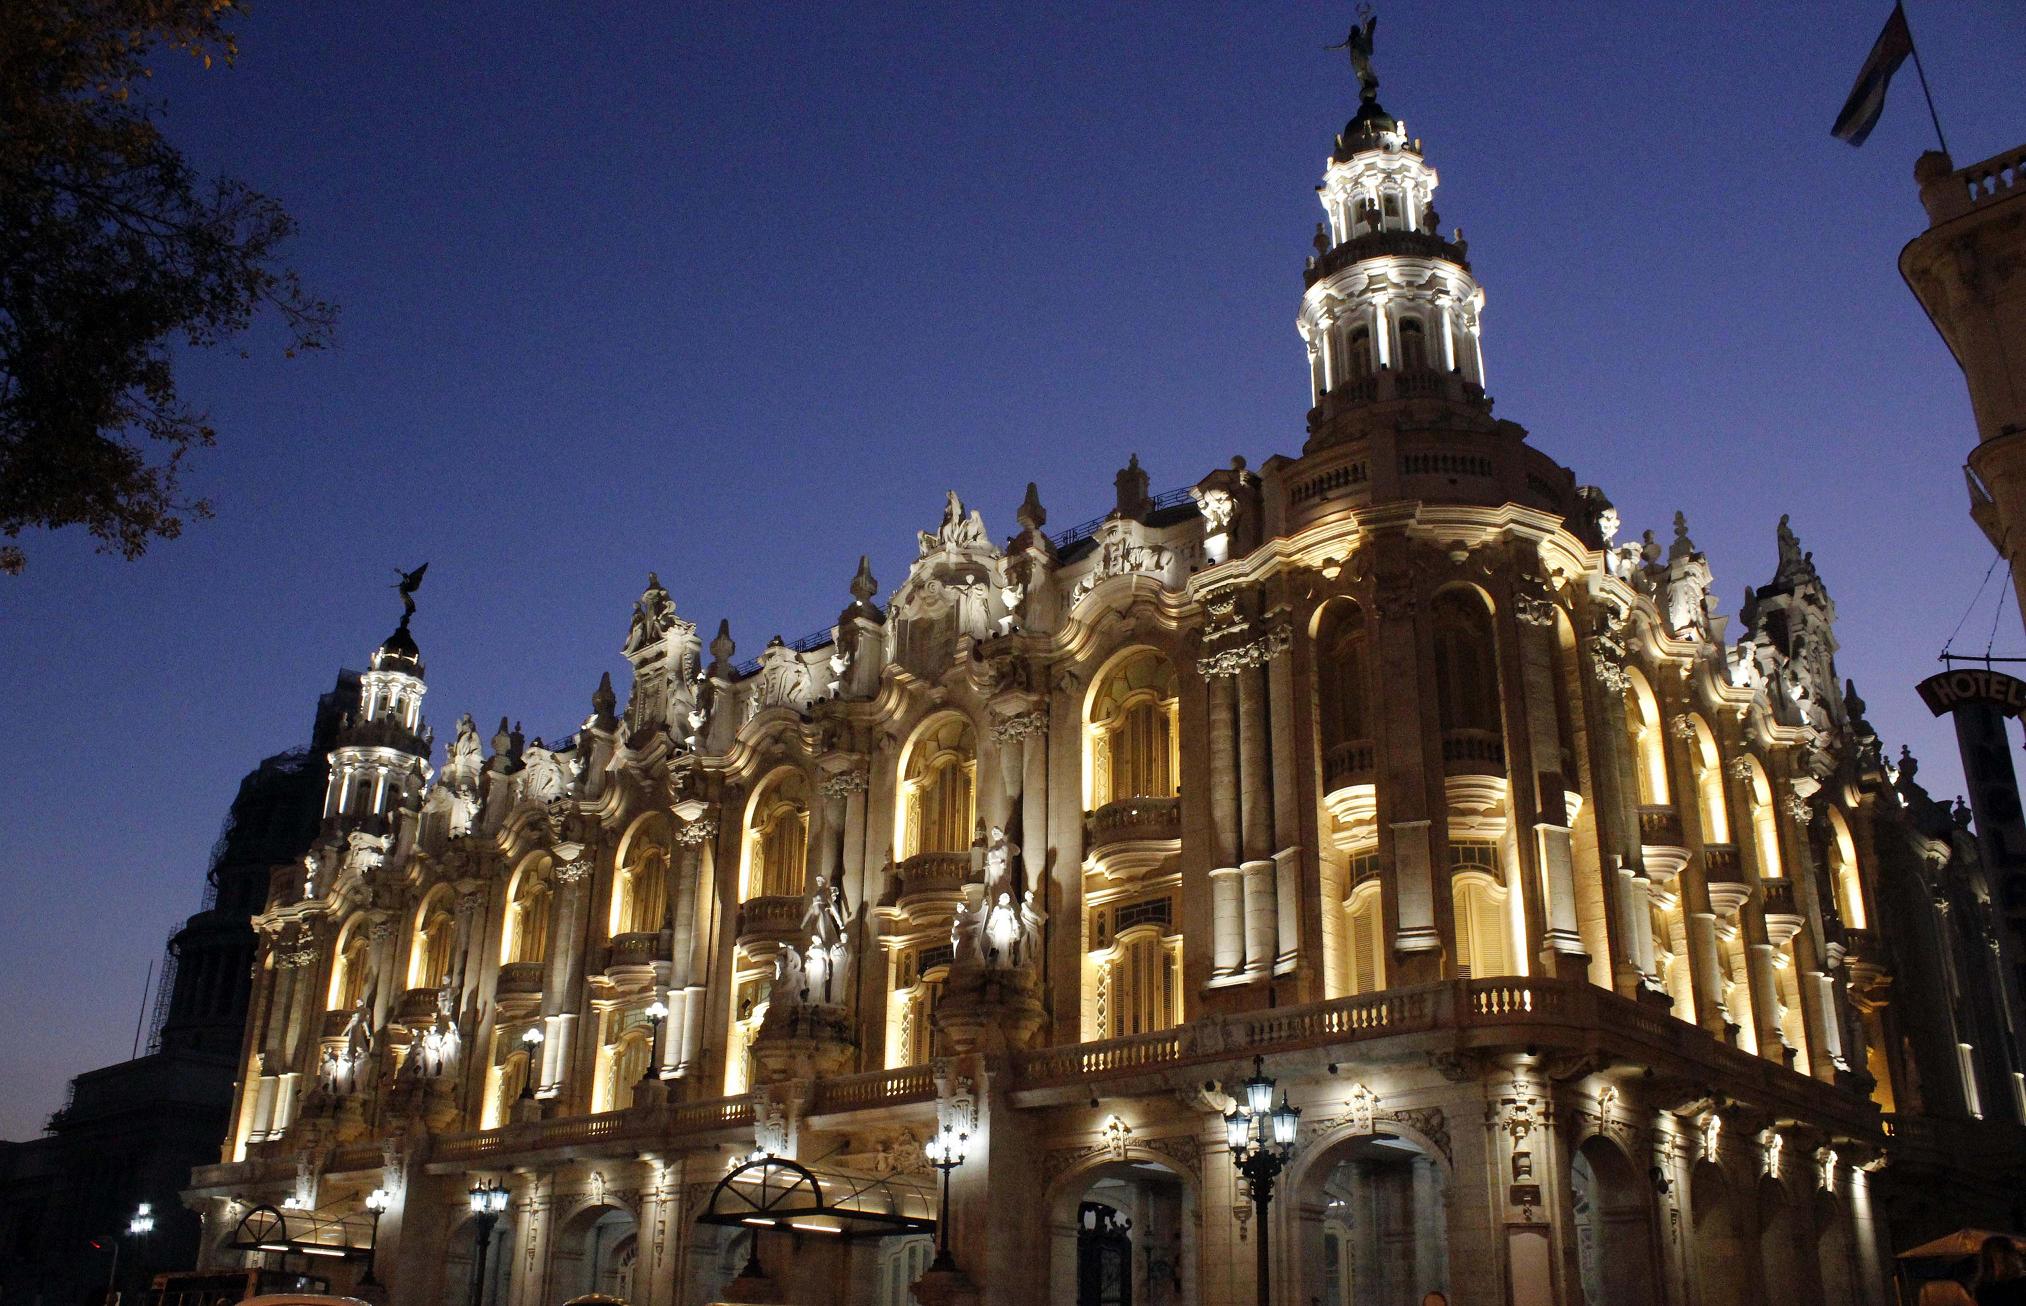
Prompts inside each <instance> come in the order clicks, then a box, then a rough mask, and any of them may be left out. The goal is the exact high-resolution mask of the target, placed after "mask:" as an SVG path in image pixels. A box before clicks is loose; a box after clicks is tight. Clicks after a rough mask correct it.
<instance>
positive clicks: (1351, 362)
mask: <svg viewBox="0 0 2026 1306" xmlns="http://www.w3.org/2000/svg"><path fill="white" fill-rule="evenodd" d="M1342 353H1343V357H1342V360H1341V361H1340V362H1339V363H1338V372H1337V384H1338V385H1342V384H1343V383H1344V382H1346V381H1362V380H1364V379H1365V378H1366V377H1368V376H1370V375H1371V374H1372V328H1370V327H1368V326H1363V325H1359V326H1354V327H1352V328H1351V330H1350V334H1349V335H1348V336H1346V337H1345V340H1344V347H1343V351H1342Z"/></svg>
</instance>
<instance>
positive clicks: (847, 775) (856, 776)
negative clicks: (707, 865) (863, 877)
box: [684, 767, 871, 829]
mask: <svg viewBox="0 0 2026 1306" xmlns="http://www.w3.org/2000/svg"><path fill="white" fill-rule="evenodd" d="M870 783H871V780H870V778H869V777H868V776H867V775H866V772H865V769H864V768H863V767H858V768H855V769H853V770H850V771H833V772H831V773H830V774H829V775H827V776H825V777H823V780H822V782H821V783H819V784H818V785H817V786H816V792H817V794H818V795H819V796H821V797H823V798H829V799H840V798H849V797H851V795H853V794H862V793H864V792H865V790H866V788H867V786H868V785H869V784H870ZM712 825H713V826H715V825H716V822H712ZM684 828H685V829H687V828H688V827H684Z"/></svg>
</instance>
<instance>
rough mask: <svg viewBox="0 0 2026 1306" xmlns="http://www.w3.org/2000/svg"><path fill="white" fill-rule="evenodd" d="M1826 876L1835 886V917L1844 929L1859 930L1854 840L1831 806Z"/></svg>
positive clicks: (1860, 894)
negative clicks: (1827, 871)
mask: <svg viewBox="0 0 2026 1306" xmlns="http://www.w3.org/2000/svg"><path fill="white" fill-rule="evenodd" d="M1829 874H1830V876H1831V877H1832V879H1833V880H1834V882H1835V885H1836V914H1837V915H1838V916H1841V917H1842V918H1843V928H1844V929H1846V930H1862V929H1869V928H1870V927H1869V926H1868V925H1867V924H1866V923H1865V914H1864V881H1863V880H1862V879H1861V878H1860V877H1859V875H1858V871H1857V841H1856V840H1854V839H1852V838H1851V837H1850V823H1849V822H1848V821H1846V820H1844V819H1843V813H1842V812H1841V811H1839V810H1837V809H1836V808H1834V807H1831V808H1830V809H1829Z"/></svg>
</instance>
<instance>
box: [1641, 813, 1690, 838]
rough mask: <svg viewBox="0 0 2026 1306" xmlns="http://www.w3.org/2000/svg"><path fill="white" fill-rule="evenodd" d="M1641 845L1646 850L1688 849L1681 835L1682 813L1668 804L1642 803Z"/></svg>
mask: <svg viewBox="0 0 2026 1306" xmlns="http://www.w3.org/2000/svg"><path fill="white" fill-rule="evenodd" d="M1639 843H1640V846H1641V847H1644V848H1686V847H1687V846H1688V841H1687V840H1686V839H1684V838H1683V837H1682V833H1681V813H1680V812H1677V811H1675V810H1674V808H1673V806H1672V805H1670V804H1667V803H1642V804H1641V805H1640V808H1639Z"/></svg>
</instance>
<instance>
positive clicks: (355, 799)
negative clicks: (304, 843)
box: [324, 595, 430, 834]
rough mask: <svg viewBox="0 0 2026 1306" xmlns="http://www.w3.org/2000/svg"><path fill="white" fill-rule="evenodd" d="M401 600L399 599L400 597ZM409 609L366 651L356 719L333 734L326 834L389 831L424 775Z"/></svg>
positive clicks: (418, 655)
mask: <svg viewBox="0 0 2026 1306" xmlns="http://www.w3.org/2000/svg"><path fill="white" fill-rule="evenodd" d="M404 597H405V595H404ZM413 613H414V605H413V603H412V602H411V603H410V604H409V610H408V611H407V612H405V613H403V614H402V616H401V624H400V625H398V626H396V627H395V628H394V633H393V634H391V635H389V636H387V638H386V639H385V640H383V641H382V642H381V644H380V647H379V648H377V649H375V650H374V651H373V661H372V664H371V668H370V669H369V670H368V671H367V672H366V673H365V674H364V675H362V676H360V677H359V707H358V712H357V713H356V715H354V716H352V717H350V718H349V719H347V720H346V721H345V722H344V724H343V725H341V726H340V727H339V728H338V744H337V747H336V748H335V749H333V750H332V752H331V779H330V788H329V789H328V791H327V792H326V793H325V796H324V824H325V827H326V828H327V829H333V830H359V831H363V832H365V833H367V834H385V833H391V830H390V828H389V825H390V821H389V818H390V817H391V815H392V813H393V812H394V810H395V809H396V808H398V807H399V806H401V804H402V799H403V796H404V794H406V793H407V792H408V790H409V789H410V788H414V789H416V790H419V789H420V787H421V782H422V781H424V780H426V779H427V777H428V772H429V761H428V759H429V750H430V738H429V732H428V728H427V727H426V726H425V725H424V724H423V722H422V695H423V693H424V692H425V690H426V688H427V687H426V686H425V685H424V683H423V679H422V676H423V667H422V651H421V650H420V649H419V648H417V647H416V644H415V636H414V635H413V634H412V633H410V631H409V629H408V618H409V617H410V616H412V615H413Z"/></svg>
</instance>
